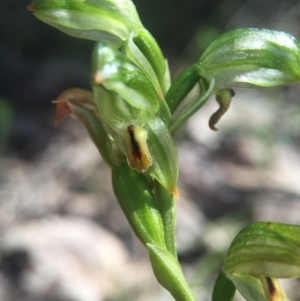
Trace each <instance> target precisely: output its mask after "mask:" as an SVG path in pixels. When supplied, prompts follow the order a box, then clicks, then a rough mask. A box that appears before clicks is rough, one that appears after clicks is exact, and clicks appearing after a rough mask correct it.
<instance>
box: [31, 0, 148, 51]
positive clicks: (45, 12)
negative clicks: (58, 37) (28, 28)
mask: <svg viewBox="0 0 300 301" xmlns="http://www.w3.org/2000/svg"><path fill="white" fill-rule="evenodd" d="M28 9H29V10H31V11H34V15H35V16H36V17H37V18H38V19H40V20H41V21H43V22H45V23H47V24H49V25H51V26H53V27H55V28H57V29H59V30H61V31H63V32H65V33H67V34H69V35H71V36H75V37H77V38H84V39H89V40H95V41H100V40H102V39H107V40H109V41H110V42H112V43H114V44H115V45H117V46H121V45H122V43H123V41H126V40H127V39H128V37H129V35H130V33H131V32H132V31H134V30H140V28H142V24H141V22H140V19H139V16H138V14H137V11H136V8H135V6H134V4H133V2H132V1H130V0H99V1H90V0H81V1H78V0H33V2H32V4H31V5H30V6H29V7H28Z"/></svg>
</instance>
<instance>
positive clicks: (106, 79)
mask: <svg viewBox="0 0 300 301" xmlns="http://www.w3.org/2000/svg"><path fill="white" fill-rule="evenodd" d="M92 82H93V84H94V85H102V86H103V87H105V88H106V89H107V90H109V91H114V92H116V93H117V94H119V95H120V96H121V97H122V98H124V100H125V101H127V102H128V104H129V105H130V106H131V107H133V108H136V109H139V110H141V111H149V112H151V113H152V114H155V113H156V112H157V110H158V107H159V101H158V97H157V93H156V91H155V88H154V86H153V85H152V83H151V81H150V80H149V79H148V78H147V76H146V75H145V74H144V72H143V71H142V70H141V69H140V68H138V67H137V66H136V65H135V64H134V63H133V62H132V61H131V60H129V59H128V58H127V57H126V56H125V55H124V54H122V53H121V52H119V51H118V50H117V49H116V48H115V47H114V46H113V45H112V44H111V43H108V42H106V41H102V42H99V43H98V44H97V45H96V47H95V50H94V53H93V64H92Z"/></svg>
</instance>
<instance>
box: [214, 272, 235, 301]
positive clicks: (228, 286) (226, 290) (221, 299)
mask: <svg viewBox="0 0 300 301" xmlns="http://www.w3.org/2000/svg"><path fill="white" fill-rule="evenodd" d="M235 290H236V288H235V286H234V284H233V283H232V281H231V280H230V279H229V278H228V277H227V276H226V274H225V273H224V272H223V271H221V272H220V273H219V275H218V278H217V280H216V282H215V285H214V289H213V293H212V301H232V300H233V298H234V295H235Z"/></svg>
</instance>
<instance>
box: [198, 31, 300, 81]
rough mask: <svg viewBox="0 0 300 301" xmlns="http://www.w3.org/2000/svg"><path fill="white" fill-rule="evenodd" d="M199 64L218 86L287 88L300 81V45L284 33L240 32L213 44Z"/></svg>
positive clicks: (200, 68) (204, 74)
mask: <svg viewBox="0 0 300 301" xmlns="http://www.w3.org/2000/svg"><path fill="white" fill-rule="evenodd" d="M197 65H198V69H199V73H200V74H202V75H203V76H213V77H214V78H215V81H216V85H217V86H243V87H249V86H250V87H251V86H261V87H271V86H278V85H286V84H290V83H294V82H296V81H298V80H299V79H300V46H299V42H298V41H297V40H296V39H295V38H294V37H292V36H290V35H289V34H286V33H284V32H279V31H271V30H266V29H255V28H246V29H236V30H233V31H230V32H227V33H225V34H223V35H221V36H220V37H219V38H217V39H216V40H215V41H213V42H212V43H211V44H210V45H209V46H208V47H207V48H206V50H205V51H204V53H203V54H202V56H201V57H200V60H199V61H198V63H197Z"/></svg>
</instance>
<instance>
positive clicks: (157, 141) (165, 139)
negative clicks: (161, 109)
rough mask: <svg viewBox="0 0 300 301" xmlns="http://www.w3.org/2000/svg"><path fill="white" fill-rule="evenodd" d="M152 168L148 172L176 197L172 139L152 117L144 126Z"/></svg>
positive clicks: (176, 162) (159, 122) (174, 151)
mask: <svg viewBox="0 0 300 301" xmlns="http://www.w3.org/2000/svg"><path fill="white" fill-rule="evenodd" d="M144 128H145V130H147V132H148V140H147V144H148V149H149V152H150V155H151V158H152V166H150V167H149V169H148V171H149V173H150V175H151V176H152V177H153V178H155V179H156V180H157V181H158V182H159V183H160V184H161V185H162V186H163V187H164V188H165V189H166V190H167V191H169V192H170V193H172V194H173V195H174V196H175V197H178V191H177V181H178V174H179V171H178V157H177V152H176V148H175V146H174V142H173V139H172V137H171V135H170V133H169V131H168V128H167V127H166V125H165V124H164V122H163V121H162V120H161V119H160V118H158V117H153V118H152V119H149V121H147V123H146V124H145V125H144Z"/></svg>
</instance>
